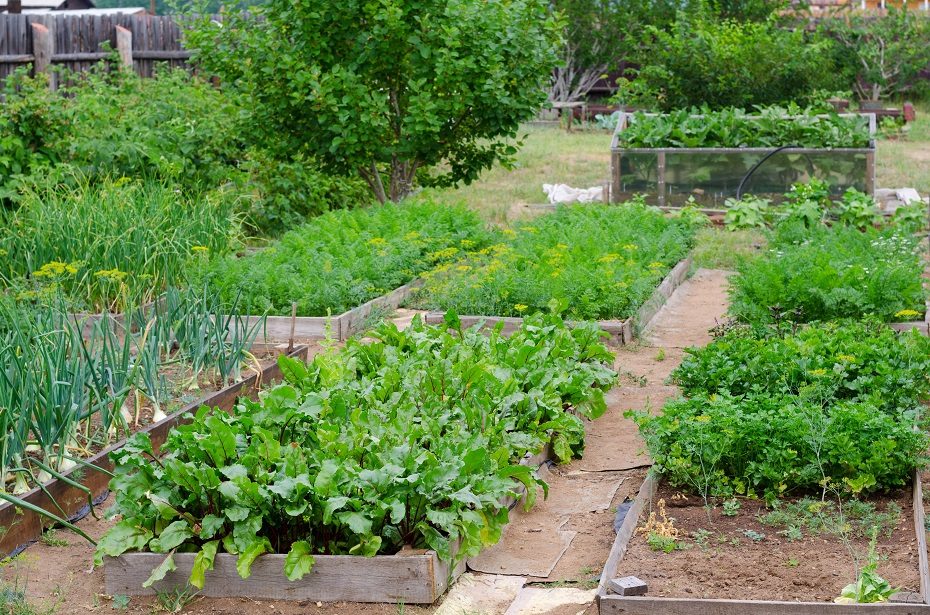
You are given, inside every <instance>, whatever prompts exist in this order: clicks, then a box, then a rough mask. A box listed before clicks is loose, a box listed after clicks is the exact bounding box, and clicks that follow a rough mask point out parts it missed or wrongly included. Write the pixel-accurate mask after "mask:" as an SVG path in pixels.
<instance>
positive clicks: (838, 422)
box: [634, 322, 930, 500]
mask: <svg viewBox="0 0 930 615" xmlns="http://www.w3.org/2000/svg"><path fill="white" fill-rule="evenodd" d="M688 352H689V354H690V356H689V357H686V358H685V360H684V361H683V362H682V364H681V366H680V367H679V368H678V369H677V370H676V371H675V372H674V374H673V379H674V381H675V382H676V383H677V384H679V386H681V387H682V392H683V393H684V394H685V395H686V396H687V398H686V399H681V400H676V401H673V402H670V403H669V404H667V405H666V407H665V408H664V410H663V412H662V414H661V415H659V416H652V415H650V414H649V413H646V412H640V413H634V415H635V418H636V421H637V423H638V424H639V427H640V431H641V434H642V436H643V438H644V439H645V441H646V446H647V448H648V449H649V453H650V455H651V456H652V459H653V460H654V462H655V464H656V465H655V467H656V468H657V469H659V470H660V471H661V472H662V473H663V474H664V476H665V477H666V479H667V480H668V481H669V483H670V484H671V485H672V486H674V487H682V488H688V489H690V490H693V491H695V492H697V493H700V494H702V495H704V496H705V497H707V496H711V495H713V496H729V495H733V494H742V495H749V496H753V495H765V497H766V498H767V499H769V500H772V499H775V498H778V497H781V496H782V495H785V494H787V493H789V492H818V491H821V490H824V489H828V488H829V489H837V490H841V491H847V492H853V493H860V492H868V491H877V490H884V489H891V488H896V487H903V486H905V485H907V484H908V482H909V481H910V479H911V476H912V473H913V471H914V469H915V468H918V467H923V466H924V465H926V463H927V461H928V458H927V453H926V451H927V447H928V445H930V437H928V435H927V433H926V431H925V427H926V424H925V423H926V421H925V420H924V419H923V418H922V416H923V412H922V410H923V408H922V402H923V399H925V398H926V396H927V394H928V393H930V387H928V380H927V378H926V375H925V374H926V373H927V369H928V368H930V360H928V357H930V354H928V353H930V340H927V339H926V338H923V337H921V336H920V335H917V334H916V333H914V334H908V335H902V336H898V335H897V334H896V333H895V332H894V331H892V330H891V329H890V328H888V327H886V326H884V325H881V324H879V323H877V322H867V323H850V324H836V323H829V324H823V325H812V326H810V327H806V328H804V329H802V330H801V331H800V332H798V333H797V334H796V335H790V334H786V332H785V331H784V330H783V329H779V328H775V329H773V328H758V329H748V328H740V329H737V330H734V331H731V332H729V333H728V334H726V335H724V336H723V337H721V338H719V339H717V340H715V341H714V342H713V343H711V344H710V345H708V346H707V347H706V348H703V349H698V350H689V351H688ZM915 427H920V429H915Z"/></svg>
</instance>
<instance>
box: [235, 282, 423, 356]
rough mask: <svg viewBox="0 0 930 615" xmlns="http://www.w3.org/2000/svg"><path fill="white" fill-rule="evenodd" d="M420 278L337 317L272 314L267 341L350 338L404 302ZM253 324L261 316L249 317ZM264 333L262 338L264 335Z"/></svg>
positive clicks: (269, 319) (269, 317) (268, 325)
mask: <svg viewBox="0 0 930 615" xmlns="http://www.w3.org/2000/svg"><path fill="white" fill-rule="evenodd" d="M421 284H422V282H421V281H420V280H414V281H413V282H410V283H409V284H404V285H403V286H401V287H400V288H397V289H395V290H393V291H391V292H389V293H388V294H386V295H382V296H381V297H376V298H374V299H372V300H371V301H369V302H367V303H364V304H362V305H360V306H358V307H357V308H353V309H351V310H349V311H348V312H344V313H342V314H339V315H335V316H296V317H293V318H292V317H290V316H268V317H266V319H265V330H264V332H263V334H264V336H265V339H266V341H269V342H286V341H289V340H292V339H294V340H306V339H323V338H325V337H327V336H331V337H332V338H333V339H337V340H340V341H343V340H347V339H349V338H350V337H352V336H353V335H354V334H356V333H358V332H359V331H361V330H362V329H364V327H365V324H366V322H367V321H368V318H369V317H370V316H371V314H372V312H375V311H376V310H387V311H393V310H394V309H396V308H397V307H398V306H400V304H401V303H403V302H404V301H405V300H406V299H407V297H408V296H410V293H411V292H412V291H413V290H414V289H415V288H417V287H418V286H420V285H421ZM248 318H249V323H252V322H254V320H257V319H259V317H258V316H249V317H248ZM261 335H262V334H261V333H260V334H259V337H261Z"/></svg>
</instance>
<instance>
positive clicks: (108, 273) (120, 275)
mask: <svg viewBox="0 0 930 615" xmlns="http://www.w3.org/2000/svg"><path fill="white" fill-rule="evenodd" d="M127 275H129V274H127V273H126V272H125V271H120V270H119V269H104V270H101V271H98V272H96V273H94V276H96V277H98V278H103V279H104V280H109V281H111V282H121V281H123V279H124V278H125V277H126V276H127Z"/></svg>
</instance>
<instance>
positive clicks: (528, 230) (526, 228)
mask: <svg viewBox="0 0 930 615" xmlns="http://www.w3.org/2000/svg"><path fill="white" fill-rule="evenodd" d="M520 230H521V231H523V232H524V233H535V232H536V231H537V230H538V229H537V228H536V227H535V226H521V227H520Z"/></svg>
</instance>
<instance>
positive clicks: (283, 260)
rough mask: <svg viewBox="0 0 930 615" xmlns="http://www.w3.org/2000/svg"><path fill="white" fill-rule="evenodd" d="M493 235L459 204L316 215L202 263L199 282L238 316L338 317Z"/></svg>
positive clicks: (411, 204)
mask: <svg viewBox="0 0 930 615" xmlns="http://www.w3.org/2000/svg"><path fill="white" fill-rule="evenodd" d="M496 237H497V235H496V234H495V233H494V232H491V231H489V230H487V229H486V227H485V224H484V223H483V222H482V221H481V219H480V218H479V217H478V215H477V214H475V213H474V212H472V211H470V210H468V209H467V208H465V207H464V206H449V205H444V204H440V203H435V202H428V201H423V202H408V203H404V204H403V205H393V204H388V205H382V206H375V207H371V208H366V209H356V210H351V211H335V212H330V213H327V214H324V215H322V216H319V217H317V218H315V219H313V220H312V221H310V222H308V223H307V224H305V225H303V226H301V227H300V228H297V229H295V230H293V231H290V232H288V233H287V234H285V235H284V236H283V237H282V238H281V239H280V240H279V241H277V242H275V243H273V244H271V245H270V246H268V247H267V248H265V249H264V250H262V251H260V252H258V253H256V254H252V255H249V256H246V257H242V258H236V257H228V258H225V259H218V260H214V261H213V262H210V263H205V265H204V267H203V269H202V277H203V278H204V279H205V280H207V281H208V282H209V284H210V285H211V286H212V288H213V289H214V291H215V292H216V294H217V295H218V296H219V297H221V298H222V299H223V301H224V302H226V303H232V302H233V301H235V300H236V299H237V298H238V302H239V305H240V306H241V308H240V309H241V310H242V312H243V313H248V314H262V313H265V312H268V313H271V314H281V315H290V313H291V304H292V302H293V303H297V315H298V316H327V315H329V314H333V315H336V314H340V313H342V312H345V311H347V310H350V309H352V308H354V307H356V306H359V305H361V304H363V303H365V302H366V301H369V300H371V299H374V298H375V297H378V296H380V295H383V294H386V293H388V292H390V291H392V290H394V289H395V288H397V287H399V286H402V285H403V284H406V283H408V282H410V281H412V280H413V279H414V278H416V277H417V276H418V275H421V274H422V273H423V272H425V271H427V270H429V269H432V268H433V267H436V266H439V265H442V264H447V265H450V264H451V263H454V262H455V261H457V260H458V259H460V258H462V256H463V255H466V254H468V253H469V252H472V251H477V250H481V249H485V248H487V247H488V246H489V245H490V244H491V243H492V242H493V240H494V239H495V238H496Z"/></svg>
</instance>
